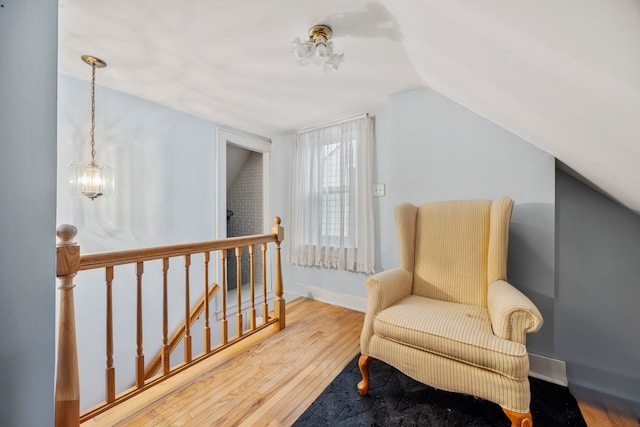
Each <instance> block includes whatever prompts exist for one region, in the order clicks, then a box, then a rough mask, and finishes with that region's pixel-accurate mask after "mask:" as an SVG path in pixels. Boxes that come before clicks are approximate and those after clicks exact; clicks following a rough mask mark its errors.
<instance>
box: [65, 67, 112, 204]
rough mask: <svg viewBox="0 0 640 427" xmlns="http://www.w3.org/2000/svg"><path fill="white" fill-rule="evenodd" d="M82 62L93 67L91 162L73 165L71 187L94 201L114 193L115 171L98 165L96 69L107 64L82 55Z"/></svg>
mask: <svg viewBox="0 0 640 427" xmlns="http://www.w3.org/2000/svg"><path fill="white" fill-rule="evenodd" d="M82 60H83V61H84V62H86V63H87V64H89V65H90V66H91V161H89V162H83V163H81V164H80V165H72V166H71V167H72V170H71V179H70V181H71V185H72V187H75V190H76V191H77V192H79V193H80V194H82V195H83V196H86V197H88V198H89V199H91V200H92V201H93V200H95V199H97V198H98V197H100V196H110V195H111V194H112V193H113V187H114V180H113V171H112V169H111V168H110V167H108V166H100V165H98V164H97V163H96V147H95V145H96V142H95V139H94V131H95V127H96V68H104V67H106V66H107V63H106V62H104V61H103V60H101V59H99V58H96V57H95V56H90V55H82Z"/></svg>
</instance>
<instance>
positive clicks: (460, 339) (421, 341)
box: [360, 197, 542, 413]
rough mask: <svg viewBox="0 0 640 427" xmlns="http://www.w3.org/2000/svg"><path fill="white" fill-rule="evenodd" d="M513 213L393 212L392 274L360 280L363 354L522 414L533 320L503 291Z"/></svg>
mask: <svg viewBox="0 0 640 427" xmlns="http://www.w3.org/2000/svg"><path fill="white" fill-rule="evenodd" d="M512 209H513V200H511V199H510V198H508V197H502V198H499V199H497V200H495V201H493V202H492V201H490V200H467V201H448V202H435V203H427V204H424V205H422V206H420V207H416V206H413V205H411V204H408V203H403V204H401V205H399V206H398V207H396V210H395V219H396V229H397V232H398V239H399V243H400V264H401V267H399V268H396V269H393V270H388V271H385V272H382V273H378V274H376V275H374V276H371V277H370V278H369V279H368V280H367V284H366V286H367V294H368V296H369V305H368V309H367V313H366V315H365V320H364V325H363V328H362V334H361V336H360V348H361V352H362V354H364V355H368V356H371V357H373V358H376V359H380V360H382V361H384V362H386V363H388V364H390V365H392V366H395V367H396V368H397V369H399V370H400V371H402V372H404V373H405V374H407V375H409V376H410V377H412V378H415V379H416V380H418V381H422V382H424V383H425V384H429V385H431V386H433V387H436V388H439V389H443V390H449V391H455V392H461V393H467V394H471V395H474V396H478V397H481V398H484V399H487V400H490V401H492V402H495V403H497V404H499V405H500V406H502V407H503V408H505V409H508V410H510V411H513V412H520V413H527V412H528V411H529V401H530V398H531V395H530V391H529V381H528V379H527V375H528V373H529V358H528V354H527V351H526V347H525V342H526V341H525V340H526V334H527V333H528V332H535V331H537V330H538V329H539V328H540V325H541V324H542V316H541V315H540V312H539V311H538V309H537V308H536V307H535V305H533V303H532V302H531V301H530V300H529V299H528V298H527V297H526V296H525V295H524V294H522V293H521V292H520V291H519V290H517V289H516V288H515V287H513V286H512V285H510V284H509V283H507V282H506V279H507V248H508V239H509V222H510V220H511V212H512Z"/></svg>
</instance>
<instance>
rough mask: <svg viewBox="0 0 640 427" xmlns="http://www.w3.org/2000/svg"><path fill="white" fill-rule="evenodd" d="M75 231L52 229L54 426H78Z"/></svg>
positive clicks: (77, 260)
mask: <svg viewBox="0 0 640 427" xmlns="http://www.w3.org/2000/svg"><path fill="white" fill-rule="evenodd" d="M77 232H78V230H77V229H76V227H74V226H73V225H69V224H63V225H61V226H59V227H58V228H57V229H56V235H57V236H58V244H57V246H56V276H57V277H58V280H59V282H60V286H59V287H58V289H60V307H59V309H60V311H59V313H60V317H59V319H58V365H57V369H56V394H55V426H56V427H67V426H79V425H80V385H79V379H78V351H77V348H76V324H75V313H74V307H73V288H74V287H75V285H74V284H73V278H74V276H75V275H76V273H77V272H78V269H79V268H80V246H78V245H77V244H76V243H74V242H73V238H74V237H75V236H76V233H77Z"/></svg>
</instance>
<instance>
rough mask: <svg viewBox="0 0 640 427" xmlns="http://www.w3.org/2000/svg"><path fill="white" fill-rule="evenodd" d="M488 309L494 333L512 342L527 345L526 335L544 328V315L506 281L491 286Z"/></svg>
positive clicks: (496, 282)
mask: <svg viewBox="0 0 640 427" xmlns="http://www.w3.org/2000/svg"><path fill="white" fill-rule="evenodd" d="M487 299H488V301H487V305H488V309H489V317H490V318H491V327H492V328H493V333H494V334H496V335H497V336H499V337H500V338H504V339H507V340H511V341H516V342H519V343H520V344H525V343H526V334H528V333H530V332H536V331H537V330H538V329H540V326H542V315H541V314H540V311H538V309H537V308H536V306H535V305H534V304H533V302H531V300H530V299H529V298H527V297H526V296H525V295H524V294H523V293H522V292H520V291H519V290H517V289H516V288H515V287H513V286H512V285H511V284H509V283H507V282H505V281H504V280H497V281H495V282H493V283H492V284H490V285H489V293H488V298H487Z"/></svg>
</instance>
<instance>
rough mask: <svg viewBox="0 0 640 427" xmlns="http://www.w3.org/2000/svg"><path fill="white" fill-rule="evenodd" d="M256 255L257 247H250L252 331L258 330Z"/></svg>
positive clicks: (250, 321)
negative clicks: (254, 266)
mask: <svg viewBox="0 0 640 427" xmlns="http://www.w3.org/2000/svg"><path fill="white" fill-rule="evenodd" d="M254 253H255V245H249V271H250V274H251V279H250V284H251V311H250V314H249V323H250V327H251V330H252V331H253V330H254V329H255V328H256V290H255V277H254V274H255V273H254V269H253V261H254V260H253V255H254Z"/></svg>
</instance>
